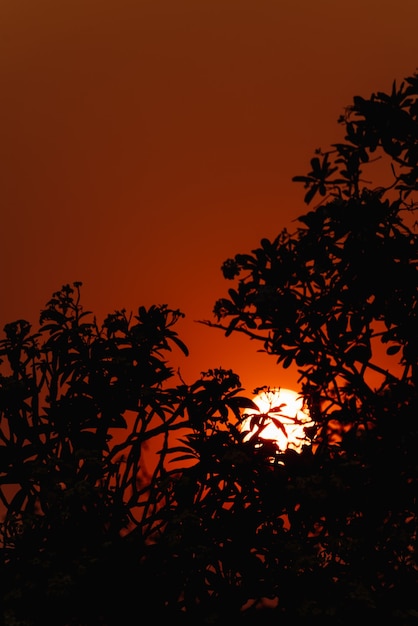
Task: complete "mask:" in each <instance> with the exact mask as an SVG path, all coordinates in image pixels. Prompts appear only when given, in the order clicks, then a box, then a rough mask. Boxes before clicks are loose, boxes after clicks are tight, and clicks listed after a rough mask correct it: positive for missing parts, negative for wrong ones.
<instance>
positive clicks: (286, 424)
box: [241, 387, 313, 452]
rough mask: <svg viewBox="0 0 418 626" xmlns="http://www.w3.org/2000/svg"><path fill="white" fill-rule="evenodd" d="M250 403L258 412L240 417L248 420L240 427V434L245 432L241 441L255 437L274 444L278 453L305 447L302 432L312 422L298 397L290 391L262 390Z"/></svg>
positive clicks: (294, 392)
mask: <svg viewBox="0 0 418 626" xmlns="http://www.w3.org/2000/svg"><path fill="white" fill-rule="evenodd" d="M253 400H254V402H255V404H256V405H257V406H258V409H259V411H258V412H257V413H254V412H250V411H245V413H244V415H247V416H248V417H246V418H245V419H244V420H243V422H242V425H241V429H242V431H243V432H245V431H247V432H248V434H247V435H246V437H245V440H248V439H250V438H251V437H253V436H254V435H255V434H256V433H258V436H259V437H260V438H261V439H265V440H269V441H274V442H275V443H276V444H277V446H278V447H279V448H280V450H281V451H284V450H286V449H287V448H290V449H292V450H295V451H296V452H300V451H301V449H302V446H303V445H304V444H305V445H306V444H307V443H309V441H310V440H309V438H308V437H307V435H306V428H307V427H309V426H312V425H313V421H312V419H311V417H310V415H309V411H308V409H307V407H306V404H305V401H304V398H303V397H302V396H301V395H300V394H298V393H296V391H293V390H291V389H281V388H280V387H277V388H270V387H269V388H267V387H263V388H262V389H260V390H259V392H258V393H257V394H256V396H255V397H254V398H253Z"/></svg>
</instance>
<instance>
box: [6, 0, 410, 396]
mask: <svg viewBox="0 0 418 626" xmlns="http://www.w3.org/2000/svg"><path fill="white" fill-rule="evenodd" d="M417 23H418V3H417V0H351V1H350V2H342V1H339V0H315V1H314V2H313V1H312V0H257V1H255V0H253V1H251V2H250V1H249V0H113V1H111V0H59V1H57V0H1V3H0V80H1V98H0V113H1V115H0V120H1V121H0V129H1V138H0V160H1V162H0V194H1V245H0V289H1V291H0V293H1V296H0V298H1V308H0V326H1V327H3V326H4V324H5V323H7V322H10V321H13V320H15V319H17V318H22V317H23V318H25V319H29V320H30V321H32V322H34V324H36V323H37V320H38V313H39V310H40V309H41V307H42V306H43V305H44V304H45V302H46V301H47V300H48V299H49V297H50V295H51V294H52V292H53V291H56V290H57V289H59V288H60V287H61V285H62V284H64V283H68V282H73V281H75V280H81V281H82V282H83V284H84V287H83V294H84V304H85V307H86V308H89V309H92V310H94V311H95V312H96V313H97V315H98V318H99V319H100V320H101V319H103V317H104V316H105V315H106V314H107V313H110V312H113V311H114V310H115V309H120V308H122V307H124V308H126V309H127V310H135V309H136V308H137V307H138V306H139V305H142V304H143V305H145V306H148V305H150V304H163V303H166V304H168V305H169V306H170V307H172V308H180V309H181V310H182V311H183V312H184V313H185V314H186V318H185V320H184V321H183V322H182V323H181V324H179V325H178V331H179V333H180V335H181V337H182V338H183V340H184V341H185V342H186V343H187V344H188V346H189V348H190V350H191V355H190V357H188V359H181V358H180V355H178V356H177V354H176V353H174V354H173V359H172V361H171V362H172V365H173V366H175V367H176V366H177V365H180V366H181V371H182V374H183V376H184V377H185V379H186V381H187V382H190V383H191V382H193V381H194V380H195V379H196V378H197V377H198V376H199V373H200V372H201V371H202V370H207V369H209V368H215V367H219V366H223V367H225V368H232V369H234V370H235V371H236V372H237V373H239V374H240V375H241V380H242V383H243V385H244V386H245V387H246V388H247V389H248V390H252V389H253V388H254V387H255V386H259V385H263V384H270V385H279V386H283V387H295V385H296V381H297V373H296V372H295V371H289V370H286V371H285V372H282V371H281V370H280V369H278V367H277V365H276V364H275V360H274V359H273V358H272V357H268V356H266V355H263V354H258V353H257V352H256V351H257V350H258V349H259V348H261V346H260V345H258V344H254V343H251V342H250V341H249V340H248V339H246V338H245V337H243V336H242V337H241V336H239V337H230V338H228V339H226V338H224V336H223V335H222V333H221V331H216V330H213V329H210V328H207V327H205V326H202V325H200V324H197V323H195V321H194V320H197V319H208V318H212V309H213V305H214V303H215V300H216V299H217V298H218V297H221V296H223V295H225V293H226V290H227V289H228V288H229V287H230V286H232V285H231V283H229V282H227V281H225V280H224V279H223V277H222V274H221V272H220V266H221V264H222V262H223V261H224V260H225V259H226V258H228V257H231V256H234V255H235V254H236V253H238V252H240V253H241V252H249V251H251V250H252V249H254V248H256V247H257V246H258V245H259V241H260V239H261V238H262V237H268V238H273V237H275V236H276V235H277V233H278V232H279V231H281V230H282V229H283V227H285V226H286V227H289V228H291V227H292V220H294V219H295V218H296V217H297V216H299V215H301V214H302V213H304V212H305V211H306V207H305V205H304V204H303V202H302V199H303V189H302V188H301V187H300V186H299V185H296V184H295V183H292V182H291V178H292V176H293V175H295V174H304V173H305V172H306V171H307V168H308V166H309V159H310V157H311V155H312V152H313V150H314V149H315V148H318V147H323V148H326V147H328V145H329V144H330V143H333V142H334V141H336V140H337V139H339V138H340V135H339V133H340V128H339V126H338V125H337V118H338V117H339V115H340V114H341V113H342V111H343V109H344V107H345V106H346V105H347V104H350V103H351V100H352V97H353V96H354V95H356V94H361V95H363V96H368V95H370V93H371V92H372V91H376V90H383V91H384V90H387V89H390V87H391V84H392V80H393V79H397V80H399V81H400V80H402V78H404V77H405V76H408V75H410V74H412V73H413V72H414V71H415V70H416V69H417V68H418V38H417V36H416V26H417Z"/></svg>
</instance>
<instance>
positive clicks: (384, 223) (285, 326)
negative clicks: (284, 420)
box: [207, 75, 418, 624]
mask: <svg viewBox="0 0 418 626" xmlns="http://www.w3.org/2000/svg"><path fill="white" fill-rule="evenodd" d="M339 121H340V123H341V124H342V126H343V129H344V138H343V140H342V141H340V142H339V143H336V144H334V145H332V146H331V147H330V149H328V150H325V151H323V150H317V151H316V153H315V155H314V157H313V158H312V160H311V169H310V171H309V173H308V174H307V175H305V176H295V178H294V180H295V181H296V182H299V183H303V185H304V187H305V202H306V203H307V204H308V205H312V204H313V203H314V202H316V204H315V205H314V206H313V208H312V209H311V210H309V211H308V212H307V213H306V214H304V215H301V217H299V219H298V222H299V225H298V226H297V227H296V229H295V232H294V233H290V232H288V231H287V230H283V231H282V232H280V233H279V235H278V236H277V238H276V239H274V240H273V241H269V240H267V239H263V240H262V241H261V245H260V247H259V248H257V249H255V250H253V251H252V252H251V253H248V254H238V255H236V256H235V257H234V258H231V259H228V260H227V261H225V263H224V264H223V267H222V270H223V274H224V276H225V278H226V279H228V280H233V281H235V286H234V287H233V288H231V289H229V292H228V297H225V298H221V299H219V300H218V301H217V303H216V306H215V309H214V313H215V316H216V319H217V322H215V323H213V322H211V321H209V322H207V323H208V324H209V325H213V326H220V327H221V328H223V329H224V330H225V332H226V334H227V335H229V334H230V333H233V332H242V333H245V334H246V335H248V336H249V337H251V339H252V340H255V341H260V342H261V344H262V347H263V349H264V350H265V351H266V353H268V354H270V355H274V357H275V358H276V359H277V362H278V363H280V364H281V365H282V366H283V367H284V368H287V367H290V366H293V367H296V368H297V369H298V371H299V375H300V378H299V382H300V385H301V388H302V389H303V392H304V394H305V395H306V397H307V400H308V402H309V405H310V411H311V415H312V417H313V418H314V419H315V421H316V435H315V441H314V445H313V447H312V448H311V449H309V450H306V451H305V454H303V455H301V456H300V457H299V458H297V459H292V466H290V465H289V464H286V470H287V471H288V482H287V484H286V489H285V491H286V493H287V497H288V498H290V500H289V501H288V502H287V503H286V505H285V510H286V514H287V515H288V518H289V522H290V526H289V528H288V529H286V533H285V536H286V538H285V539H284V538H283V537H282V539H281V540H279V537H280V533H279V532H277V531H273V530H272V529H270V532H269V534H268V537H267V538H266V540H265V546H268V548H266V553H265V554H264V555H263V560H264V566H265V570H266V571H267V572H268V575H267V579H268V580H269V582H270V585H271V591H272V592H273V593H274V595H275V596H276V597H277V598H278V607H277V609H276V613H278V614H279V615H280V619H282V618H285V619H286V618H287V617H288V620H289V623H295V621H294V620H297V619H301V620H302V621H303V619H306V623H312V621H311V620H312V619H313V618H314V617H315V616H317V618H318V619H319V620H324V619H329V620H330V621H332V623H333V624H335V623H338V624H339V623H341V624H344V623H348V622H349V621H351V620H352V619H353V618H357V617H361V616H368V617H376V618H380V617H383V616H390V619H392V621H393V623H397V624H398V623H408V624H409V623H416V621H417V620H418V603H417V601H416V589H417V583H418V569H417V568H418V566H417V553H416V541H417V507H416V503H417V496H418V492H417V478H418V473H417V470H418V457H417V452H416V451H417V444H418V420H417V417H418V396H417V382H418V378H417V372H418V370H417V364H418V300H417V298H418V272H417V263H418V254H417V252H418V238H417V234H416V231H415V223H414V211H415V210H416V208H417V204H416V197H417V194H416V192H417V190H418V75H413V76H411V77H408V78H406V79H405V80H404V81H403V82H402V83H401V84H400V85H399V86H397V85H396V83H394V84H393V88H392V91H391V92H390V93H388V94H386V93H382V92H378V93H375V94H372V96H371V97H370V98H363V97H360V96H356V97H355V98H354V101H353V104H352V105H351V106H350V107H348V108H347V110H346V112H345V114H344V115H343V116H342V117H341V118H340V120H339ZM370 180H372V181H373V180H376V182H370ZM290 494H291V495H290ZM271 497H272V498H273V499H275V498H277V499H279V500H282V497H283V496H282V494H280V495H279V493H278V491H277V490H276V492H275V494H274V495H273V494H272V496H271ZM261 529H262V525H260V527H259V530H258V532H261ZM256 535H257V532H256ZM283 543H284V544H285V546H286V547H285V548H284V549H283ZM290 545H293V548H294V552H293V554H292V555H288V556H286V554H287V551H288V550H289V546H290ZM267 563H268V564H269V567H266V564H267ZM286 623H288V622H286ZM297 623H298V622H297Z"/></svg>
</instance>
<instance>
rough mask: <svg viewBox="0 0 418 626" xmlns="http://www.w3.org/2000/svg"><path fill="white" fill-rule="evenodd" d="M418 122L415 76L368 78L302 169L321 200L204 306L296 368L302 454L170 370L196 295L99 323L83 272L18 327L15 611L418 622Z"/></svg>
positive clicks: (26, 623) (45, 616)
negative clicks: (306, 424) (245, 425)
mask: <svg viewBox="0 0 418 626" xmlns="http://www.w3.org/2000/svg"><path fill="white" fill-rule="evenodd" d="M417 118H418V75H414V76H412V77H409V78H407V79H405V81H404V82H403V83H402V84H401V85H400V86H399V87H398V86H396V84H394V85H393V89H392V92H391V94H384V93H380V92H379V93H377V94H373V95H372V96H371V97H370V98H368V99H366V98H360V97H355V98H354V102H353V105H352V106H351V107H349V108H348V109H347V111H346V113H345V115H344V116H343V117H342V118H341V120H340V122H341V124H342V125H343V127H344V130H345V138H344V141H342V142H340V143H337V144H335V145H333V146H332V147H331V149H330V150H328V151H326V152H323V151H322V150H318V151H317V152H316V154H315V156H314V158H313V159H312V161H311V171H310V172H309V173H308V174H307V175H306V176H298V177H295V180H296V182H301V183H302V184H303V185H304V187H305V201H306V203H307V204H311V203H312V202H313V200H314V199H315V198H319V202H318V204H317V205H316V206H315V207H314V208H313V209H311V210H309V211H308V212H307V213H306V214H305V215H302V216H301V217H300V218H299V225H298V227H297V228H296V230H295V232H294V233H289V232H288V231H287V230H283V231H282V232H280V233H279V234H278V236H277V237H276V239H275V240H274V241H268V240H267V239H263V240H262V241H261V244H260V247H259V248H257V249H255V250H253V251H252V252H251V253H249V254H240V255H237V256H236V257H235V258H233V259H228V260H227V261H226V262H225V263H224V265H223V268H222V269H223V273H224V276H225V278H226V279H228V280H233V281H236V285H235V288H231V289H230V290H229V294H228V297H225V298H221V299H220V300H218V302H217V303H216V305H215V309H214V314H215V319H216V322H211V321H207V322H204V323H206V324H208V325H210V326H214V327H219V328H221V329H223V331H224V332H225V333H226V334H227V335H229V334H231V333H233V332H241V333H244V334H246V335H248V336H249V337H251V338H252V339H253V340H255V341H260V342H261V343H262V345H263V348H264V350H265V351H266V353H267V354H270V355H273V356H274V357H275V358H276V359H277V362H278V364H279V365H280V366H282V367H285V368H286V367H296V368H297V369H298V371H299V376H300V379H299V382H300V385H301V389H302V391H303V393H304V395H305V396H306V400H307V402H308V404H309V408H310V411H311V415H312V417H313V418H314V420H315V428H314V429H313V430H311V431H310V432H309V433H307V435H308V436H310V437H311V445H306V446H305V447H304V448H303V450H302V452H301V453H300V454H298V453H296V452H295V451H292V450H290V449H289V450H287V451H285V452H280V451H279V450H278V448H277V446H275V444H274V442H269V441H263V440H262V439H261V438H260V437H259V436H258V435H257V433H256V434H255V435H253V436H252V437H251V438H250V439H248V438H246V437H245V433H244V432H242V430H241V428H240V422H241V420H242V411H243V410H244V409H250V410H251V409H253V410H254V411H255V410H256V407H255V405H254V404H253V403H252V402H251V400H249V399H248V398H247V397H245V395H243V393H242V391H243V390H242V389H241V386H240V381H239V377H238V376H237V375H236V374H235V373H234V372H232V371H229V370H223V369H221V368H220V369H211V370H207V371H205V372H202V375H201V377H200V378H199V380H197V381H195V382H193V383H192V384H186V383H185V382H184V381H183V380H182V379H181V378H180V384H177V385H174V384H173V378H174V375H175V371H174V369H173V368H172V367H171V366H170V365H169V363H168V362H167V361H166V358H167V355H168V354H170V355H171V351H172V348H176V349H180V350H181V351H183V352H184V353H186V354H187V348H186V346H185V345H184V344H183V343H182V341H181V340H180V338H179V337H178V335H177V332H176V331H175V325H176V323H177V322H178V320H179V319H180V318H181V317H182V313H181V312H180V311H176V310H172V309H169V308H168V307H167V306H166V305H161V306H152V307H150V308H149V309H145V308H144V307H140V308H139V309H138V313H137V315H135V316H131V315H128V314H127V313H126V311H116V312H115V313H113V314H112V315H109V316H108V317H107V318H106V319H105V321H104V322H103V324H102V325H99V324H98V323H97V321H96V319H95V318H94V316H93V315H92V314H91V313H89V312H85V311H83V308H82V307H81V304H80V283H74V285H73V286H69V285H65V286H64V287H63V288H62V289H61V290H60V291H59V292H57V293H55V294H54V295H53V298H52V299H51V300H50V301H49V303H48V304H47V306H46V308H45V310H44V311H42V313H41V319H40V327H39V330H38V331H37V332H33V331H32V329H31V326H30V324H29V323H28V322H26V321H24V320H18V321H16V322H14V323H12V324H8V325H7V326H6V327H5V329H4V330H5V338H4V339H3V340H2V341H1V342H0V356H1V357H3V363H2V370H1V377H0V420H1V422H0V438H1V439H0V498H1V503H2V506H3V509H4V521H3V523H2V526H1V532H2V536H1V538H2V550H1V554H2V559H1V563H0V568H1V573H2V581H3V585H2V591H1V593H2V596H1V597H2V607H3V622H4V624H5V625H6V626H40V625H41V624H42V625H44V624H54V626H98V625H99V624H101V625H104V626H116V625H118V626H119V625H120V624H124V623H127V622H128V620H129V621H130V622H133V623H137V622H138V623H139V622H140V621H143V619H144V617H143V616H144V614H145V612H146V613H147V614H149V613H150V612H152V615H153V619H156V620H157V619H164V620H168V621H172V620H175V622H176V623H177V622H178V623H180V624H185V625H189V624H196V623H198V624H202V625H205V624H206V625H210V624H213V625H214V626H221V625H222V626H223V625H224V624H225V625H226V624H229V623H237V624H238V623H242V624H243V625H244V626H245V625H248V626H252V624H266V625H267V624H272V623H279V622H280V623H281V624H283V625H285V626H290V625H292V626H294V625H296V626H308V625H309V626H311V625H315V624H321V625H323V624H332V625H333V626H346V625H348V624H351V623H352V621H353V620H355V619H360V618H362V619H377V620H379V619H383V618H385V619H386V620H389V621H391V622H392V623H396V624H400V625H401V626H409V625H412V624H416V623H418V601H417V599H416V588H417V584H418V563H417V552H416V551H417V521H418V518H417V515H418V512H417V497H418V490H417V476H418V472H417V470H418V457H417V455H416V449H417V444H418V426H417V420H416V415H417V409H418V395H417V376H418V370H417V366H418V363H417V354H418V351H417V347H418V335H417V328H418V324H417V308H418V303H417V294H418V289H417V288H418V270H417V244H418V239H417V235H416V234H415V230H414V225H413V219H412V218H413V215H414V211H415V208H416V206H415V197H416V191H417V190H418V126H417V124H418V119H417ZM368 169H369V170H370V178H373V177H378V176H380V177H381V178H383V180H384V181H388V182H385V184H384V185H381V184H380V183H379V184H372V183H368V182H366V181H365V177H364V172H366V171H367V170H368ZM388 175H390V176H391V177H392V179H391V180H390V181H389V179H388ZM266 358H267V357H266ZM279 417H280V414H279V416H278V419H279Z"/></svg>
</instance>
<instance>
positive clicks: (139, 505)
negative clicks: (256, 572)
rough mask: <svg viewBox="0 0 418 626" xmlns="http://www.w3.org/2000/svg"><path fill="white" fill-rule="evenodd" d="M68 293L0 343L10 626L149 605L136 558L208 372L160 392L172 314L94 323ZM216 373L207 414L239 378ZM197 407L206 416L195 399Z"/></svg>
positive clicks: (156, 311) (104, 615) (115, 619)
mask: <svg viewBox="0 0 418 626" xmlns="http://www.w3.org/2000/svg"><path fill="white" fill-rule="evenodd" d="M80 287H81V284H80V283H74V285H72V286H70V285H64V286H63V287H62V289H61V290H60V291H58V292H56V293H54V294H53V297H52V299H51V300H50V301H49V302H48V303H47V306H46V308H45V309H44V310H43V311H42V313H41V318H40V328H39V332H36V333H33V332H32V331H31V326H30V324H29V323H28V322H26V321H24V320H18V321H16V322H14V323H10V324H7V325H6V327H5V329H4V330H5V338H4V339H3V340H2V341H1V342H0V355H1V357H2V359H3V363H2V375H1V377H0V418H1V423H0V437H1V442H0V461H1V467H0V481H1V482H0V498H1V508H2V517H3V522H2V525H1V550H2V559H1V568H2V585H1V593H2V600H3V601H2V608H3V611H4V613H3V622H4V623H5V624H8V625H12V624H13V625H16V624H21V625H22V626H23V624H25V625H29V624H54V625H55V626H59V625H60V624H65V625H68V624H77V625H82V624H86V625H87V624H120V623H121V622H123V620H124V619H128V618H130V617H131V616H132V611H134V610H135V611H138V610H139V609H140V607H138V600H139V599H140V598H142V603H144V602H145V601H147V602H148V600H149V598H148V597H146V596H145V595H144V592H143V591H141V589H142V588H143V578H142V574H141V571H142V570H141V559H144V558H145V556H146V555H145V553H144V546H145V545H148V544H150V543H152V542H153V541H155V537H156V536H158V533H159V532H160V527H161V525H162V524H163V523H164V522H163V518H164V513H163V512H162V511H164V510H168V512H170V507H171V506H172V503H171V501H170V500H169V498H167V495H166V487H165V486H164V481H166V482H167V480H168V477H169V476H170V467H169V464H168V457H169V456H170V452H169V443H170V436H172V437H175V434H176V430H177V429H183V430H184V428H185V426H187V423H188V419H189V418H188V414H187V413H186V407H187V405H188V404H190V400H189V396H190V394H191V393H192V395H193V392H196V393H197V394H198V393H199V389H200V386H201V384H209V382H210V380H211V379H212V378H213V376H212V375H211V374H210V373H208V374H207V375H206V376H203V377H202V381H198V382H197V383H196V384H195V385H194V387H192V388H191V389H189V388H188V387H187V385H185V384H180V385H178V386H177V387H170V386H169V382H170V379H172V377H173V374H174V372H173V370H172V368H171V367H170V366H169V365H168V363H167V361H166V360H165V355H166V354H167V353H169V352H170V351H171V349H172V346H173V347H177V348H179V349H180V350H182V351H183V352H184V353H186V354H187V348H186V346H185V345H184V344H183V342H182V341H181V340H180V339H179V337H178V335H177V333H176V331H175V330H174V328H173V327H174V326H175V324H176V323H177V321H178V320H179V318H180V317H182V315H183V314H182V313H181V312H180V311H177V310H172V309H169V308H168V307H167V306H165V305H164V306H152V307H150V308H149V309H145V308H144V307H140V308H139V310H138V314H137V315H136V316H133V317H132V316H128V315H127V313H126V311H116V312H115V313H113V314H111V315H109V316H108V317H107V318H106V319H105V321H104V323H103V324H102V325H101V326H99V325H98V323H97V322H96V319H95V318H94V317H93V315H92V314H91V313H89V312H87V311H83V308H82V305H81V302H80ZM226 379H227V380H226V384H225V381H224V384H223V387H224V390H223V391H222V390H221V392H220V393H219V396H218V398H217V402H218V408H219V406H221V407H222V402H223V401H224V400H223V398H224V396H225V401H226V404H225V407H227V405H228V397H227V396H228V392H230V393H229V395H230V397H231V399H232V396H233V395H234V394H235V393H236V391H237V388H238V383H239V381H238V378H237V377H233V376H230V377H229V379H228V375H227V373H226ZM205 381H206V382H205ZM215 386H216V381H215ZM229 387H231V390H230V389H229ZM196 409H197V410H200V412H201V415H202V418H204V417H205V416H204V414H203V412H202V411H203V403H202V401H200V402H198V404H197V405H196ZM211 410H212V409H211ZM213 410H214V409H213ZM213 410H212V412H213ZM193 419H195V418H193ZM167 466H168V467H167ZM176 475H177V472H176ZM155 593H156V591H155V590H153V594H154V595H155ZM139 604H141V602H139Z"/></svg>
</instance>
